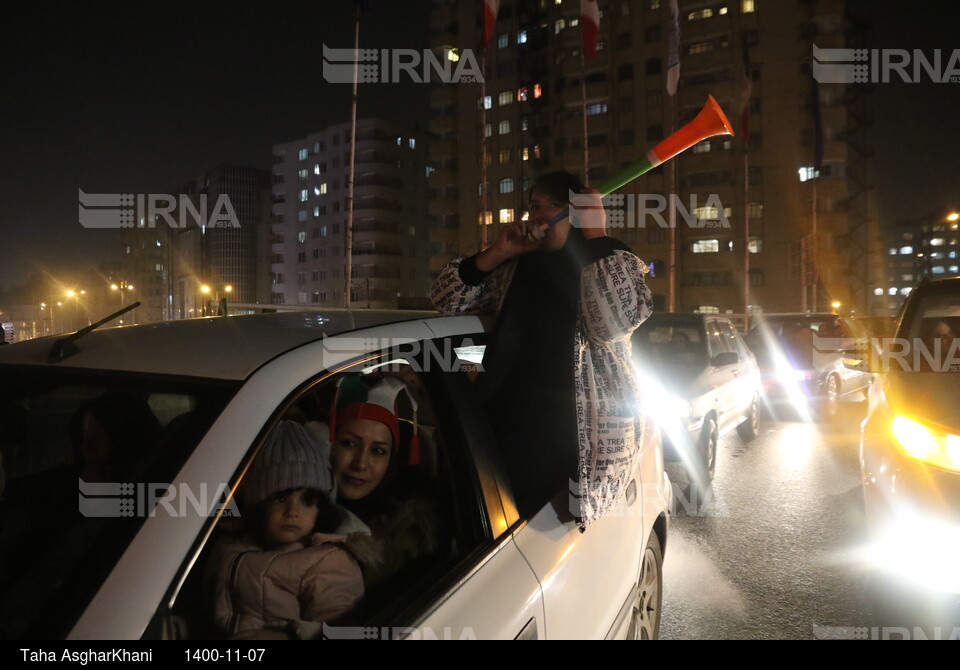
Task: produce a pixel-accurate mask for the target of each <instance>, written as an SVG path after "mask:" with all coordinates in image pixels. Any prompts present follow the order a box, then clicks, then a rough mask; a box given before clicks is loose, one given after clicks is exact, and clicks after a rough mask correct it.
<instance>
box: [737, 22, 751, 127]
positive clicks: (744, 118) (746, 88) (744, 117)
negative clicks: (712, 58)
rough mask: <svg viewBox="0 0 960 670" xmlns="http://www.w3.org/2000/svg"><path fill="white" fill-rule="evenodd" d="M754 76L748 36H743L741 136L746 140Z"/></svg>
mask: <svg viewBox="0 0 960 670" xmlns="http://www.w3.org/2000/svg"><path fill="white" fill-rule="evenodd" d="M752 87H753V78H752V76H751V72H750V47H749V46H748V45H747V38H746V36H744V37H743V88H742V89H741V92H740V137H742V138H743V141H744V142H747V141H749V140H750V92H751V89H752Z"/></svg>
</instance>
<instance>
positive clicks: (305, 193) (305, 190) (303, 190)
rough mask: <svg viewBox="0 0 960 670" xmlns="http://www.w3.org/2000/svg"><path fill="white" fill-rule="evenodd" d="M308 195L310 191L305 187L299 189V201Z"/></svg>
mask: <svg viewBox="0 0 960 670" xmlns="http://www.w3.org/2000/svg"><path fill="white" fill-rule="evenodd" d="M309 197H310V191H308V190H307V189H305V188H304V189H300V202H306V201H307V199H308V198H309Z"/></svg>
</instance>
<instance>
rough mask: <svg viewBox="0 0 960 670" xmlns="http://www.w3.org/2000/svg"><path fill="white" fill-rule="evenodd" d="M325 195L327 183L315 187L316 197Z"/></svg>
mask: <svg viewBox="0 0 960 670" xmlns="http://www.w3.org/2000/svg"><path fill="white" fill-rule="evenodd" d="M326 194H327V182H323V183H322V184H320V186H318V187H317V195H326Z"/></svg>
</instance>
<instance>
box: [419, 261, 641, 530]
mask: <svg viewBox="0 0 960 670" xmlns="http://www.w3.org/2000/svg"><path fill="white" fill-rule="evenodd" d="M463 260H464V257H462V256H461V257H458V258H455V259H454V260H452V261H450V263H448V264H447V265H446V266H445V267H444V268H443V269H442V270H441V271H440V274H439V275H438V276H437V278H436V279H435V280H434V283H433V290H432V291H431V299H432V300H433V304H434V306H435V307H436V308H437V309H438V310H439V311H441V312H444V313H447V314H489V315H498V314H499V312H500V307H501V305H502V304H503V300H504V297H505V296H506V294H507V290H508V288H509V287H510V282H511V280H512V279H513V274H514V271H515V269H516V263H517V259H512V260H510V261H508V262H506V263H504V264H503V265H501V266H500V267H498V268H496V269H495V270H493V271H492V272H491V273H490V274H488V275H487V276H486V277H485V278H484V281H483V283H482V284H480V285H478V286H470V285H467V284H465V283H464V282H463V280H462V279H461V278H460V270H459V268H460V263H461V262H463ZM641 268H642V262H641V261H640V259H639V258H637V257H636V256H635V255H634V254H632V253H630V252H627V251H622V250H615V251H613V252H612V254H610V255H608V256H606V257H604V258H602V259H600V260H598V261H596V262H595V263H592V264H590V265H587V266H585V267H584V268H583V270H582V271H581V273H580V302H579V306H578V308H579V314H578V317H577V324H576V328H575V335H574V341H573V342H571V343H570V346H571V354H572V358H573V365H574V375H575V381H574V388H575V392H576V408H577V426H578V432H579V435H578V438H579V444H580V455H579V468H578V472H579V482H578V485H577V486H573V485H572V486H571V495H570V511H571V512H572V513H573V514H574V516H576V517H577V519H578V523H579V525H580V529H581V531H583V530H585V529H586V528H587V526H588V525H589V524H590V523H591V522H593V521H595V520H596V519H599V518H600V517H602V516H603V515H604V514H605V513H606V512H607V511H609V510H610V509H611V508H612V507H613V506H614V505H615V504H616V502H617V500H618V499H619V497H620V496H621V495H622V494H623V493H624V491H625V487H626V485H627V484H628V483H629V481H630V473H631V472H632V471H633V470H634V468H635V466H636V464H637V460H638V458H639V449H640V445H641V444H642V437H643V435H644V431H645V430H646V427H645V425H644V419H643V418H642V416H641V414H640V412H639V410H638V408H639V401H640V389H639V387H638V384H637V381H636V378H635V376H634V374H633V367H632V363H631V344H630V335H631V333H633V331H634V330H635V329H636V328H637V327H638V326H639V325H640V324H641V323H643V322H644V321H645V320H646V319H647V317H648V316H650V314H651V313H652V312H653V299H652V296H651V293H650V289H649V288H647V285H646V282H645V281H644V279H643V271H642V269H641Z"/></svg>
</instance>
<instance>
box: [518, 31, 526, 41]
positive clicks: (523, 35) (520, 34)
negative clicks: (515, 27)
mask: <svg viewBox="0 0 960 670" xmlns="http://www.w3.org/2000/svg"><path fill="white" fill-rule="evenodd" d="M526 43H527V31H526V30H520V31H518V32H517V44H526Z"/></svg>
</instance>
